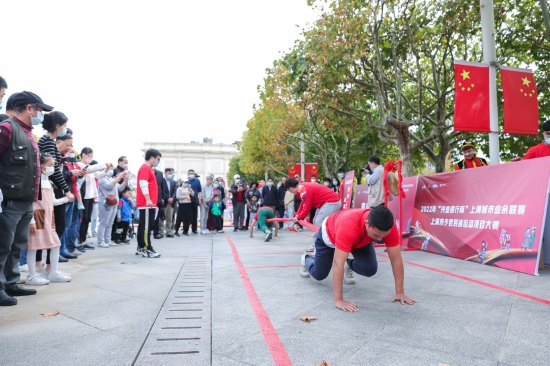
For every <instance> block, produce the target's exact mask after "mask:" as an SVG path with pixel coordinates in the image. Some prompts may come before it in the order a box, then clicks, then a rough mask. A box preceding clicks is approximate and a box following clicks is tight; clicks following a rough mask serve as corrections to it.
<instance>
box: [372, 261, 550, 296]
mask: <svg viewBox="0 0 550 366" xmlns="http://www.w3.org/2000/svg"><path fill="white" fill-rule="evenodd" d="M376 254H377V255H379V256H381V257H385V258H389V257H388V256H387V255H384V254H380V253H376ZM403 263H406V264H409V265H411V266H415V267H419V268H423V269H427V270H429V271H434V272H437V273H441V274H444V275H446V276H450V277H454V278H459V279H461V280H464V281H468V282H472V283H475V284H476V285H481V286H485V287H488V288H492V289H493V290H498V291H502V292H506V293H509V294H511V295H515V296H519V297H523V298H524V299H528V300H532V301H536V302H540V303H541V304H545V305H550V300H546V299H541V298H540V297H535V296H531V295H527V294H524V293H522V292H517V291H514V290H510V289H508V288H506V287H500V286H497V285H493V284H491V283H488V282H483V281H479V280H476V279H473V278H470V277H466V276H461V275H458V274H456V273H452V272H447V271H444V270H442V269H437V268H433V267H428V266H425V265H423V264H419V263H415V262H410V261H406V260H403Z"/></svg>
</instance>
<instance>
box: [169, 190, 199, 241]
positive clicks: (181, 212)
mask: <svg viewBox="0 0 550 366" xmlns="http://www.w3.org/2000/svg"><path fill="white" fill-rule="evenodd" d="M194 195H195V191H193V188H191V187H190V186H189V181H187V180H186V181H185V182H183V183H180V187H179V188H178V190H177V191H176V199H177V200H178V203H179V206H178V214H177V216H176V226H175V228H174V235H175V236H178V237H179V236H180V234H179V233H178V231H179V229H180V226H181V223H182V222H183V235H185V236H189V225H191V220H192V218H193V206H192V205H193V203H192V201H193V196H194Z"/></svg>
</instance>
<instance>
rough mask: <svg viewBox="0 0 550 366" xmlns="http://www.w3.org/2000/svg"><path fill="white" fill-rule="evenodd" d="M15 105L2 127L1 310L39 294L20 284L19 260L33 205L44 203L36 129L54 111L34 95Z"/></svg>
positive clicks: (15, 101)
mask: <svg viewBox="0 0 550 366" xmlns="http://www.w3.org/2000/svg"><path fill="white" fill-rule="evenodd" d="M13 105H14V110H15V111H14V115H13V117H12V118H9V119H8V120H6V121H4V122H2V123H0V189H1V190H2V194H3V201H2V213H0V233H1V234H2V235H0V272H2V273H3V276H0V306H10V305H16V304H17V300H16V299H15V298H14V296H27V295H35V294H36V290H33V289H25V288H23V287H22V286H19V285H18V284H17V282H18V281H19V278H20V273H19V257H20V255H21V250H23V249H25V246H26V245H27V242H28V237H29V229H30V224H31V219H32V218H33V214H34V210H33V202H36V201H38V200H39V199H41V197H40V196H41V190H40V179H41V178H40V177H41V175H42V169H41V167H40V157H39V149H38V144H37V143H36V141H35V140H34V137H33V135H32V129H33V126H36V125H38V124H40V123H42V121H43V120H44V114H43V111H46V112H50V111H52V110H53V107H51V106H49V105H47V104H45V103H44V102H43V101H42V99H41V98H40V97H39V96H38V95H36V94H34V93H31V92H21V93H17V95H15V96H14V98H13ZM33 260H34V259H33Z"/></svg>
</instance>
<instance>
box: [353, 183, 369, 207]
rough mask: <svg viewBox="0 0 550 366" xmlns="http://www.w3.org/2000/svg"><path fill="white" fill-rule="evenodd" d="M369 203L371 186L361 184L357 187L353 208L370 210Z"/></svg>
mask: <svg viewBox="0 0 550 366" xmlns="http://www.w3.org/2000/svg"><path fill="white" fill-rule="evenodd" d="M368 202H369V185H368V184H359V185H358V186H357V187H355V199H354V200H353V208H362V209H365V208H368V207H369V206H367V203H368Z"/></svg>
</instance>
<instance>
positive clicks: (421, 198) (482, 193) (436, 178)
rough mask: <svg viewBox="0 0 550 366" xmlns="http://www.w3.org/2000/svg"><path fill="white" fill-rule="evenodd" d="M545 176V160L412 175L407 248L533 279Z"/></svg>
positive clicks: (549, 166) (548, 168)
mask: <svg viewBox="0 0 550 366" xmlns="http://www.w3.org/2000/svg"><path fill="white" fill-rule="evenodd" d="M549 177H550V157H545V158H539V159H532V160H525V161H522V162H516V163H509V164H500V165H494V166H488V167H483V168H478V169H466V170H461V171H456V172H452V173H441V174H435V175H430V176H421V177H418V189H417V193H416V200H415V203H414V210H413V214H412V225H411V234H410V237H409V243H408V245H409V246H410V247H414V248H419V249H421V250H425V251H428V252H432V253H437V254H442V255H447V256H450V257H454V258H459V259H464V260H468V261H472V262H477V263H480V264H486V265H491V266H495V267H500V268H505V269H509V270H513V271H517V272H523V273H527V274H535V275H537V274H538V259H539V256H540V245H541V239H542V229H543V227H544V222H545V219H546V205H547V200H548V188H549V185H548V184H549Z"/></svg>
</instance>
